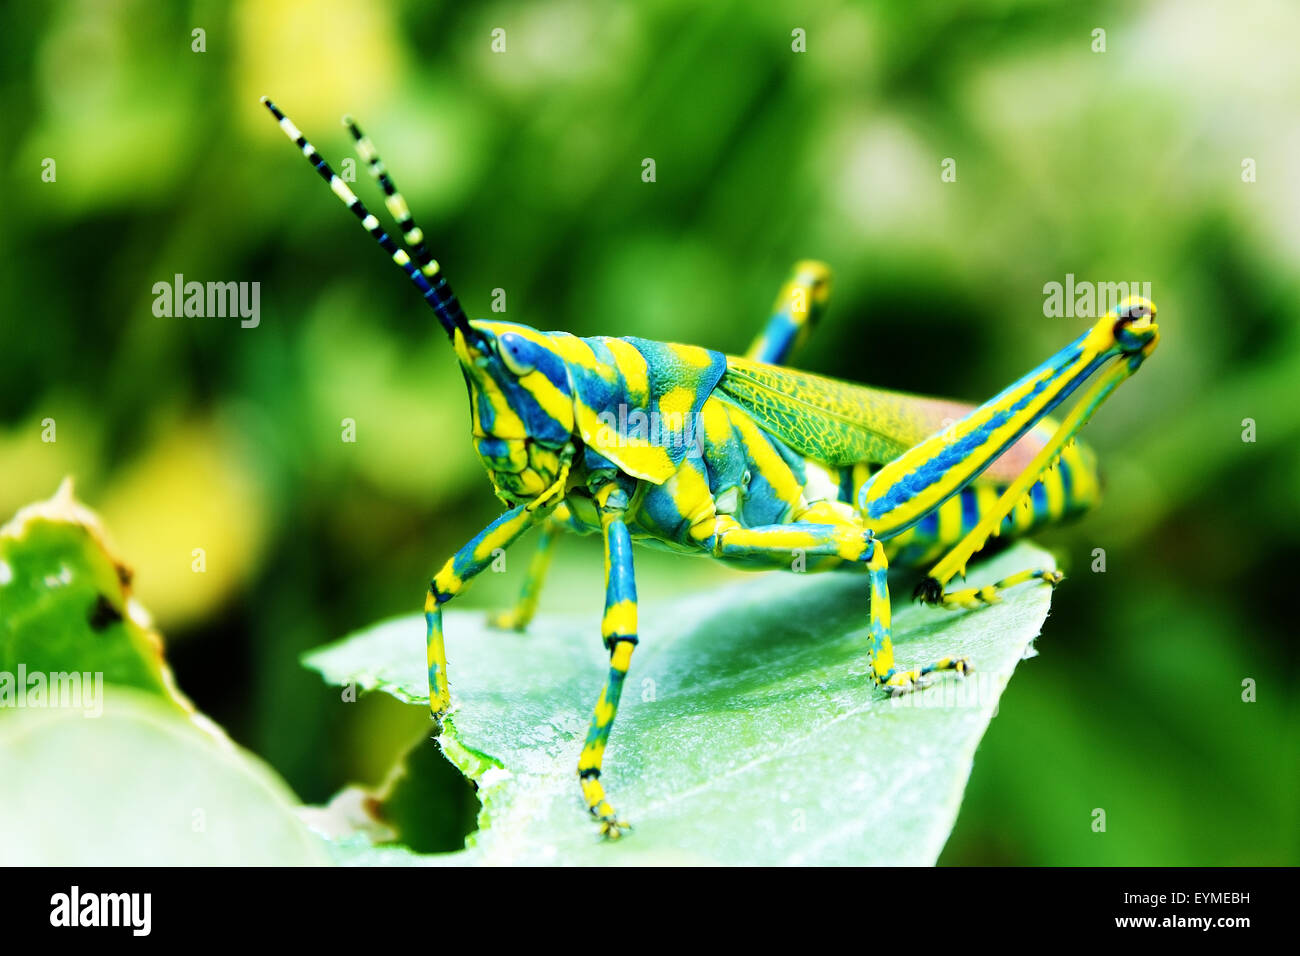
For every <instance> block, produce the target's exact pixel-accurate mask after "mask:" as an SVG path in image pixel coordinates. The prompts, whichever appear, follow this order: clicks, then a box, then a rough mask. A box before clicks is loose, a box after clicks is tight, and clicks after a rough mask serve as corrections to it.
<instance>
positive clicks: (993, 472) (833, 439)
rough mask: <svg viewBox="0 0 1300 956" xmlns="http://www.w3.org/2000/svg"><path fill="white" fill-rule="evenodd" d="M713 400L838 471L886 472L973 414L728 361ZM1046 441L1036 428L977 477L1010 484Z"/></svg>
mask: <svg viewBox="0 0 1300 956" xmlns="http://www.w3.org/2000/svg"><path fill="white" fill-rule="evenodd" d="M715 394H721V396H722V397H723V398H725V399H726V400H728V401H730V402H732V403H734V404H736V405H738V406H739V407H741V408H743V409H744V410H745V411H746V412H748V413H749V414H750V415H752V416H753V417H754V419H755V421H757V422H758V424H759V426H760V427H762V428H763V429H764V430H765V431H767V432H768V433H770V434H771V435H774V436H775V437H777V438H779V439H780V440H781V441H783V442H785V443H786V444H787V445H789V446H790V447H791V448H793V449H794V450H795V451H797V452H798V453H799V454H801V455H805V456H807V457H809V458H812V459H814V460H815V461H820V462H822V463H823V464H827V465H832V466H836V467H843V466H845V465H852V464H856V463H858V462H864V463H867V464H874V465H883V464H885V463H886V462H889V461H892V460H893V459H894V458H897V457H898V456H899V455H901V454H902V453H903V452H904V451H906V450H907V449H909V448H911V447H912V446H913V445H915V444H917V443H918V442H920V441H921V440H923V439H925V438H928V437H929V436H930V435H933V434H934V433H935V432H938V431H942V430H943V429H944V428H946V427H948V425H950V424H952V423H953V422H955V421H957V420H958V419H960V418H963V417H964V416H965V415H966V414H967V413H968V412H969V411H970V410H971V409H972V408H974V406H973V405H969V404H966V403H964V402H955V401H950V400H948V399H942V398H928V397H925V396H922V395H909V394H907V393H905V392H891V391H887V390H885V389H879V388H870V387H868V386H866V385H855V384H852V383H849V382H841V381H838V380H837V379H833V378H826V377H824V376H821V375H813V374H811V373H810V372H800V371H796V370H794V369H787V368H781V367H778V366H775V365H764V364H762V363H761V362H752V361H750V360H749V359H743V358H737V357H734V356H730V355H729V356H727V371H726V372H725V373H724V374H723V376H722V379H721V380H720V381H719V382H718V385H717V387H716V389H715ZM1047 425H1048V426H1052V425H1053V423H1050V422H1048V423H1047ZM1044 433H1045V434H1048V435H1050V434H1051V429H1050V428H1049V427H1040V428H1036V429H1034V430H1033V431H1031V432H1030V433H1029V434H1027V435H1025V436H1024V437H1023V438H1021V439H1020V441H1018V442H1017V443H1016V444H1015V445H1013V446H1012V447H1011V448H1009V449H1008V450H1007V452H1006V454H1004V455H1003V456H1002V457H1001V458H999V459H998V460H997V461H996V462H994V463H993V464H992V465H991V466H990V467H989V468H988V470H987V471H985V472H984V475H983V476H982V477H986V478H989V479H992V480H995V481H1011V480H1013V479H1014V478H1015V476H1016V475H1017V474H1019V473H1020V471H1021V470H1023V469H1024V468H1025V467H1026V466H1027V465H1028V464H1029V462H1030V461H1031V460H1032V459H1033V455H1034V453H1035V451H1036V450H1037V448H1038V447H1041V445H1042V441H1043V434H1044Z"/></svg>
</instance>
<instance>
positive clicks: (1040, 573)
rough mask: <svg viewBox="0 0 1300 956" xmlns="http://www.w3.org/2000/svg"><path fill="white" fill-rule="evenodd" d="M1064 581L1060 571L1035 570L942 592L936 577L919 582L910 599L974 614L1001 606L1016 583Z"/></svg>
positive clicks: (1058, 582)
mask: <svg viewBox="0 0 1300 956" xmlns="http://www.w3.org/2000/svg"><path fill="white" fill-rule="evenodd" d="M1063 580H1065V575H1064V574H1062V573H1061V572H1060V571H1057V570H1051V571H1048V570H1044V569H1035V570H1032V571H1021V572H1019V573H1017V574H1013V575H1011V576H1010V577H1007V578H1003V579H1002V580H1001V581H997V582H995V583H993V584H986V585H984V587H981V588H962V589H961V590H959V591H945V590H944V588H943V585H942V584H940V583H939V582H938V581H937V580H936V579H935V578H932V577H927V578H924V579H922V581H921V583H920V584H918V585H917V586H916V591H915V592H914V594H913V596H914V597H915V598H916V600H918V601H920V602H921V603H922V604H928V605H930V606H931V607H941V608H945V609H946V610H949V611H960V610H967V611H973V610H977V609H978V608H982V607H988V606H989V605H990V604H999V603H1001V601H1002V592H1003V591H1006V590H1007V589H1009V588H1013V587H1015V586H1016V585H1017V584H1023V583H1024V582H1026V581H1042V582H1043V583H1044V584H1048V585H1050V586H1052V587H1056V585H1058V584H1060V583H1061V582H1062V581H1063Z"/></svg>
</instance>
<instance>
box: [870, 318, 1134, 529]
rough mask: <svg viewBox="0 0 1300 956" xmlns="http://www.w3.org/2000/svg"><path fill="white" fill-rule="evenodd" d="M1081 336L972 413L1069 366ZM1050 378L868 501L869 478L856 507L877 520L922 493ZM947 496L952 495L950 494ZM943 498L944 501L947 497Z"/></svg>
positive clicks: (1082, 375)
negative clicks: (1034, 379)
mask: <svg viewBox="0 0 1300 956" xmlns="http://www.w3.org/2000/svg"><path fill="white" fill-rule="evenodd" d="M1085 335H1086V333H1085ZM1084 337H1085V336H1080V337H1079V339H1077V340H1075V342H1073V343H1071V344H1070V345H1069V346H1067V347H1066V348H1065V349H1062V350H1061V352H1059V353H1057V355H1056V356H1053V358H1052V359H1050V360H1049V361H1048V362H1046V363H1044V364H1043V365H1042V366H1039V368H1037V369H1035V370H1034V371H1032V372H1030V373H1029V375H1026V376H1025V377H1024V378H1022V379H1021V380H1020V382H1017V383H1016V384H1015V385H1012V386H1011V387H1010V388H1008V389H1004V390H1003V391H1002V393H1001V394H1000V395H999V396H997V397H995V398H993V399H991V400H990V401H989V402H987V403H985V405H982V406H980V408H979V409H976V410H975V412H972V413H971V414H976V413H978V412H979V411H980V409H983V408H985V407H987V405H989V404H995V403H996V402H998V401H999V400H1000V399H1001V398H1002V397H1003V396H1004V395H1006V394H1007V393H1008V392H1011V391H1014V390H1015V389H1016V388H1019V387H1021V385H1022V384H1023V383H1024V382H1025V381H1027V380H1029V379H1032V378H1033V377H1034V376H1036V375H1040V374H1042V372H1044V371H1046V370H1048V369H1053V367H1054V366H1058V365H1059V366H1062V367H1063V366H1064V365H1068V364H1069V363H1070V362H1071V361H1073V358H1074V357H1075V356H1076V355H1077V353H1078V351H1079V349H1078V344H1079V342H1080V341H1082V339H1083V338H1084ZM1113 351H1114V350H1113V349H1112V350H1109V351H1106V352H1102V353H1101V354H1100V355H1098V356H1097V357H1096V358H1095V359H1093V361H1092V362H1090V363H1089V364H1088V365H1087V366H1085V367H1084V368H1083V370H1082V371H1080V372H1079V373H1078V374H1077V375H1076V376H1075V377H1074V378H1073V379H1071V380H1070V381H1068V382H1067V383H1066V384H1065V385H1064V386H1062V388H1061V391H1060V392H1059V393H1058V394H1056V395H1055V396H1053V397H1052V399H1051V400H1050V401H1048V402H1047V404H1046V405H1045V406H1044V407H1043V409H1042V411H1041V412H1039V414H1038V415H1036V416H1035V417H1034V418H1033V419H1031V420H1029V421H1026V422H1025V424H1024V427H1022V428H1021V429H1020V430H1019V431H1017V432H1015V433H1014V434H1013V435H1011V436H1010V437H1009V438H1008V439H1007V440H1006V441H1005V442H1004V443H1003V444H1002V446H1001V447H1000V448H998V449H996V450H995V451H994V452H993V454H991V455H989V456H988V459H987V461H986V462H985V463H984V465H983V467H981V468H980V469H979V470H978V471H976V472H975V473H974V474H972V475H971V479H974V478H976V477H978V476H979V475H980V474H981V473H983V471H984V469H985V468H988V466H989V465H991V464H992V463H993V462H994V461H996V460H997V458H998V456H1000V455H1001V454H1002V453H1003V452H1005V451H1006V450H1007V449H1008V448H1010V447H1011V446H1012V445H1013V444H1015V443H1016V442H1017V441H1018V440H1019V439H1020V437H1021V436H1022V435H1024V434H1025V432H1027V431H1028V430H1029V429H1030V428H1032V427H1033V426H1034V425H1035V424H1036V423H1037V422H1038V421H1039V420H1040V419H1041V418H1042V417H1043V416H1044V415H1048V414H1050V413H1051V411H1052V410H1053V409H1054V408H1056V406H1057V405H1059V404H1061V402H1063V401H1064V400H1065V399H1066V398H1068V397H1069V396H1070V395H1071V394H1072V393H1073V392H1074V391H1075V389H1077V388H1078V387H1079V386H1080V385H1082V384H1083V383H1084V382H1085V381H1086V380H1087V379H1088V378H1089V377H1090V376H1091V375H1092V373H1093V372H1094V371H1096V370H1097V368H1098V367H1099V366H1101V365H1102V364H1104V363H1105V362H1106V361H1108V360H1109V359H1110V358H1111V357H1112V355H1113ZM1054 370H1055V371H1057V372H1060V371H1061V368H1055V369H1054ZM1053 381H1054V379H1053V378H1050V377H1049V378H1045V379H1043V380H1042V381H1039V382H1036V383H1034V386H1033V388H1031V389H1030V390H1029V392H1027V393H1026V394H1025V395H1024V396H1022V397H1021V398H1020V400H1018V401H1017V402H1016V403H1015V404H1014V405H1012V406H1011V407H1010V408H1008V409H1005V410H1003V411H1001V412H999V413H997V414H995V415H993V416H992V417H991V418H990V419H989V420H988V421H987V422H985V423H984V424H983V425H982V426H980V427H979V428H978V429H977V430H976V431H974V432H972V433H970V434H969V435H967V436H966V437H964V438H962V439H961V440H959V441H956V442H953V443H952V444H950V445H947V446H946V447H945V448H944V449H943V450H942V451H940V452H939V453H938V454H937V455H935V456H934V457H933V458H932V459H930V460H929V461H928V462H925V463H923V464H921V465H919V466H918V467H917V468H916V470H915V471H913V472H912V473H911V474H909V475H904V476H903V477H902V478H900V479H899V480H898V481H896V482H895V483H894V485H893V486H892V487H891V488H890V489H889V491H888V492H887V493H886V494H884V495H882V496H881V497H880V498H878V499H876V500H875V501H872V502H871V503H870V504H868V503H867V496H868V492H869V491H870V490H871V487H872V485H873V483H874V477H873V480H872V481H869V482H867V483H866V484H865V485H863V486H862V491H861V492H860V493H859V495H858V508H859V510H862V511H865V512H866V513H867V515H868V516H869V517H871V518H873V519H878V518H880V517H881V516H882V515H885V514H887V513H889V512H890V511H892V510H894V509H895V508H897V507H899V506H901V505H903V504H905V503H907V502H908V501H911V500H912V499H913V498H915V497H916V496H917V495H919V494H920V493H921V492H923V491H924V490H925V489H926V488H928V487H930V486H931V485H933V484H934V483H936V482H938V481H940V480H941V479H942V478H943V476H944V475H945V474H947V473H948V471H949V470H950V469H952V468H954V467H955V466H956V465H958V464H960V463H961V462H962V461H964V460H965V459H966V458H968V457H969V456H970V455H971V454H972V453H973V452H974V451H975V449H976V448H978V447H980V445H982V444H983V443H984V442H985V441H987V440H988V436H989V435H990V434H992V433H993V432H994V431H996V430H997V429H998V428H1001V427H1002V426H1003V425H1005V424H1006V423H1007V422H1008V421H1009V420H1010V419H1011V418H1013V417H1014V416H1015V415H1016V414H1018V413H1019V412H1020V411H1021V410H1023V409H1024V408H1025V407H1027V406H1028V405H1029V404H1030V403H1031V402H1032V401H1033V399H1034V398H1036V397H1037V396H1038V395H1040V394H1041V393H1042V392H1043V391H1045V390H1046V389H1047V387H1048V386H1049V385H1050V384H1052V383H1053ZM954 493H955V492H954ZM949 497H951V495H950V496H949ZM944 500H945V501H946V500H947V499H944ZM938 504H942V502H939V503H938ZM938 504H936V505H935V507H936V508H937V507H938ZM913 523H915V522H913ZM904 530H906V526H904V527H900V528H896V529H894V531H892V532H891V533H890V536H891V537H892V536H893V535H895V534H898V533H900V532H902V531H904Z"/></svg>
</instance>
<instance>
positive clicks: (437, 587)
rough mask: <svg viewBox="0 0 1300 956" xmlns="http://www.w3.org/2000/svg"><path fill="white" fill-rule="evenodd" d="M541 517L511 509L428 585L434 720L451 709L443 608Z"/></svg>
mask: <svg viewBox="0 0 1300 956" xmlns="http://www.w3.org/2000/svg"><path fill="white" fill-rule="evenodd" d="M541 517H544V512H542V511H540V510H538V509H535V508H534V507H533V505H532V504H523V505H519V506H518V507H516V508H511V509H510V510H509V511H507V512H506V513H505V514H503V515H502V516H501V517H499V518H497V520H496V521H493V522H492V523H491V524H490V525H488V526H487V528H485V529H484V530H483V531H481V532H479V534H478V536H477V537H475V538H474V540H472V541H470V543H469V544H467V545H465V546H464V547H463V548H461V549H460V550H459V551H457V552H456V553H455V555H453V556H452V557H451V559H450V560H448V561H447V563H446V564H444V565H443V566H442V570H441V571H439V572H438V573H437V575H436V576H435V577H434V579H433V580H432V581H430V582H429V593H428V594H427V595H426V596H425V599H424V620H425V624H426V628H427V633H426V636H425V651H426V656H427V660H428V665H429V709H430V710H431V711H432V712H433V714H434V716H438V715H439V714H443V713H446V711H447V708H449V707H450V706H451V691H450V690H449V689H448V687H447V650H446V647H445V645H444V643H443V636H442V606H443V605H444V604H446V603H447V602H448V601H450V600H451V599H452V598H453V597H455V596H456V595H457V594H459V593H460V592H461V591H463V590H464V589H465V586H466V585H467V584H468V583H469V581H470V579H471V578H473V577H474V575H476V574H478V573H479V572H480V571H482V570H483V569H484V568H486V567H487V566H488V565H490V564H491V563H492V558H493V555H494V553H495V552H496V550H497V549H498V548H508V547H510V545H511V544H513V543H514V541H515V539H516V538H518V537H519V536H520V535H521V534H523V533H524V532H525V531H527V530H528V529H529V527H531V526H532V524H533V523H534V522H535V521H537V520H538V519H539V518H541Z"/></svg>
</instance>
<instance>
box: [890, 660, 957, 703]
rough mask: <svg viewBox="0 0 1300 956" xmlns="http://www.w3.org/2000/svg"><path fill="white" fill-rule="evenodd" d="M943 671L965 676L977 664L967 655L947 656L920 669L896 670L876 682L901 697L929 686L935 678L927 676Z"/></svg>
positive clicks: (894, 695)
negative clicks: (972, 662)
mask: <svg viewBox="0 0 1300 956" xmlns="http://www.w3.org/2000/svg"><path fill="white" fill-rule="evenodd" d="M943 671H953V672H954V673H955V674H956V675H957V676H958V677H965V676H966V675H967V674H973V673H974V672H975V666H974V665H973V664H971V662H970V659H969V658H966V657H945V658H943V659H942V660H939V661H935V662H934V663H933V664H929V665H927V666H925V667H922V668H920V669H912V670H906V671H900V670H895V671H893V672H892V673H890V674H887V675H885V676H884V677H883V678H878V679H877V681H876V683H877V685H878V686H880V687H882V688H884V689H885V690H887V691H889V696H890V697H901V696H902V695H903V694H908V693H911V692H912V691H914V690H920V689H922V688H924V687H929V686H930V684H932V683H933V679H930V680H927V679H926V678H929V677H930V675H931V674H938V673H941V672H943Z"/></svg>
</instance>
